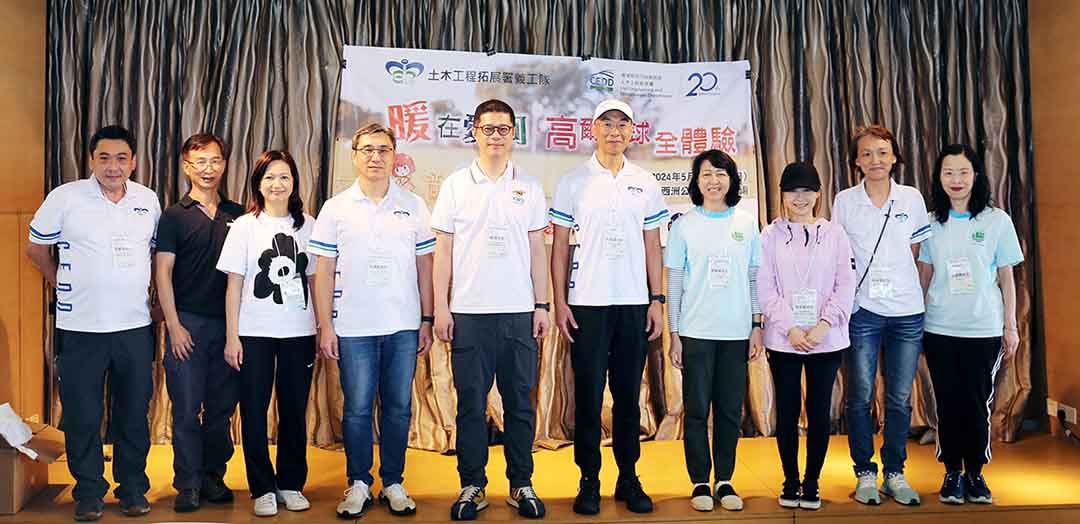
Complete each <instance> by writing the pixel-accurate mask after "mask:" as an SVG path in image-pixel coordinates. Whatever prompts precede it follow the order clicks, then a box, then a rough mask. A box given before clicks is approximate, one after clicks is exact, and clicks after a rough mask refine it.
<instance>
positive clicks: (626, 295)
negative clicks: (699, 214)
mask: <svg viewBox="0 0 1080 524" xmlns="http://www.w3.org/2000/svg"><path fill="white" fill-rule="evenodd" d="M551 221H552V222H553V223H554V224H555V225H557V226H563V227H568V228H572V229H574V231H575V234H576V235H577V240H578V246H577V249H575V250H574V260H573V261H572V262H571V266H570V269H571V271H570V282H569V287H570V296H569V298H568V302H569V304H570V305H574V306H610V305H628V304H648V303H649V284H648V280H647V278H646V274H645V240H644V237H643V236H642V232H643V231H648V230H651V229H656V228H658V227H661V226H664V225H666V224H667V222H668V209H667V206H666V205H665V204H664V198H663V196H662V195H661V193H660V185H659V184H657V183H656V179H655V178H654V177H653V175H652V173H649V172H648V171H646V170H644V169H642V168H640V167H638V166H637V165H635V164H631V163H630V161H629V160H627V159H626V158H623V168H622V170H620V171H619V172H618V174H616V175H614V176H612V173H611V171H608V170H607V169H606V168H604V166H602V165H600V162H599V161H598V160H597V159H596V155H595V154H593V156H592V157H590V158H589V160H588V161H586V162H585V163H584V164H582V165H580V166H578V167H577V168H576V169H574V170H573V171H571V172H570V173H569V174H567V175H566V176H564V177H563V178H562V179H561V180H559V186H558V188H557V189H556V190H555V199H554V201H553V202H552V204H551Z"/></svg>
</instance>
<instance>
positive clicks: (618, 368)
mask: <svg viewBox="0 0 1080 524" xmlns="http://www.w3.org/2000/svg"><path fill="white" fill-rule="evenodd" d="M570 309H571V310H572V312H573V314H574V319H575V320H576V321H577V324H578V329H577V330H575V331H574V332H573V333H571V336H572V337H573V338H574V343H573V344H572V345H571V348H570V352H571V355H570V362H571V365H572V366H573V368H574V461H575V462H576V463H577V465H578V468H579V469H581V475H582V477H585V478H591V479H595V478H597V476H598V475H599V474H600V436H601V435H600V434H601V427H600V411H601V407H602V405H603V402H604V384H605V382H606V383H607V385H608V388H609V389H610V390H611V397H612V400H613V401H614V405H613V406H612V409H611V414H612V440H613V448H614V449H613V450H614V452H615V463H616V464H618V466H619V476H620V477H623V476H634V475H636V474H637V472H636V467H637V461H638V458H639V457H640V456H641V443H640V441H639V440H638V439H639V438H640V434H641V407H640V406H639V404H638V402H639V400H640V398H641V375H642V373H643V372H644V371H645V352H646V351H647V349H648V336H647V334H646V333H645V317H646V314H647V312H648V309H649V306H647V305H644V304H643V305H630V306H570Z"/></svg>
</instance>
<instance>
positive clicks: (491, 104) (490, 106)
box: [473, 98, 517, 126]
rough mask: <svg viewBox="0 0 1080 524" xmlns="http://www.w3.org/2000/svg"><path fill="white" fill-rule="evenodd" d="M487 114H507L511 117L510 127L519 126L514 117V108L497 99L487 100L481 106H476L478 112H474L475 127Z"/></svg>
mask: <svg viewBox="0 0 1080 524" xmlns="http://www.w3.org/2000/svg"><path fill="white" fill-rule="evenodd" d="M485 113H506V114H508V115H510V125H517V124H516V123H517V118H516V117H515V116H514V108H512V107H510V104H507V103H506V102H503V101H502V100H499V99H497V98H492V99H491V100H485V101H483V102H480V105H478V106H476V110H475V111H473V126H475V125H476V123H477V122H479V121H480V117H481V116H483V115H484V114H485Z"/></svg>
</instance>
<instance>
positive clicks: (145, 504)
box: [120, 495, 150, 517]
mask: <svg viewBox="0 0 1080 524" xmlns="http://www.w3.org/2000/svg"><path fill="white" fill-rule="evenodd" d="M120 511H121V512H122V513H123V514H124V515H127V516H129V517H139V516H142V515H146V514H147V513H150V501H148V500H146V497H144V496H142V495H139V496H137V497H130V498H126V499H122V500H120Z"/></svg>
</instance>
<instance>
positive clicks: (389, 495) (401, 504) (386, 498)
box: [379, 484, 416, 517]
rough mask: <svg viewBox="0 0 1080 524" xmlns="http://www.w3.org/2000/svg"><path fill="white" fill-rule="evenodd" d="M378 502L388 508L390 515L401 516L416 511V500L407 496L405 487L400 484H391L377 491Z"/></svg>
mask: <svg viewBox="0 0 1080 524" xmlns="http://www.w3.org/2000/svg"><path fill="white" fill-rule="evenodd" d="M379 502H381V503H383V504H386V506H387V507H388V508H390V513H391V514H392V515H395V516H398V517H402V516H405V515H412V514H413V513H416V502H414V501H413V499H411V498H409V494H408V493H406V492H405V487H404V486H402V485H401V484H391V485H389V486H386V487H384V488H383V489H382V491H380V492H379Z"/></svg>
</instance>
